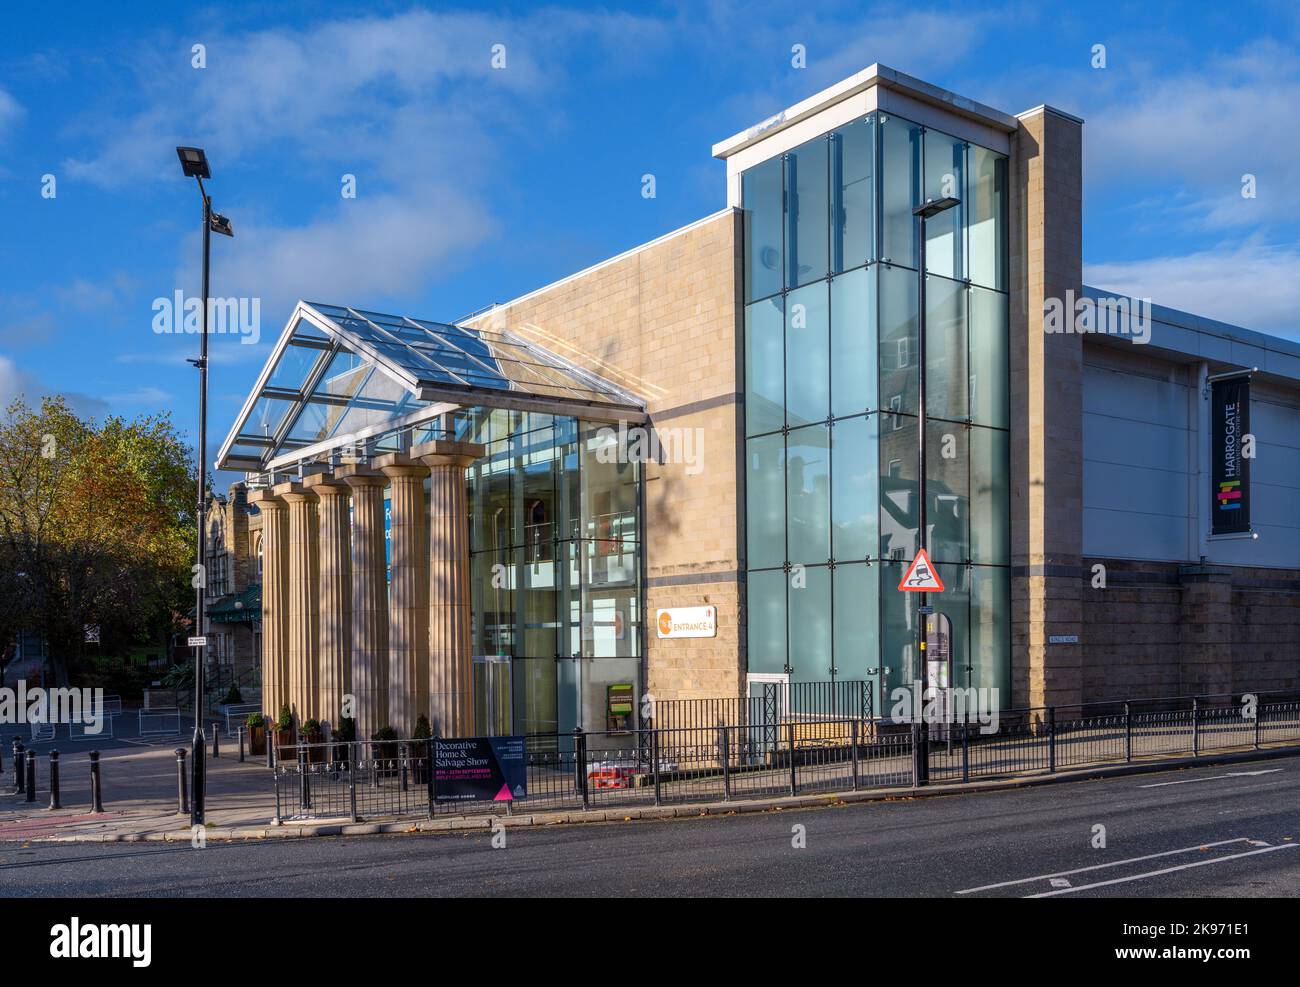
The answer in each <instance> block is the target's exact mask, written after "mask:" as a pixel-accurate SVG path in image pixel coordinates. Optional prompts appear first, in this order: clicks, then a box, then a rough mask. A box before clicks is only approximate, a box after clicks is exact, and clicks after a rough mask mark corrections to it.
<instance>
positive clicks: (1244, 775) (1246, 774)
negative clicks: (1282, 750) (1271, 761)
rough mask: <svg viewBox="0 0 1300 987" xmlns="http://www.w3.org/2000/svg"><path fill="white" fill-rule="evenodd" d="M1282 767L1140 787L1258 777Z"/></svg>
mask: <svg viewBox="0 0 1300 987" xmlns="http://www.w3.org/2000/svg"><path fill="white" fill-rule="evenodd" d="M1281 770H1283V769H1282V768H1267V769H1265V770H1264V771H1230V772H1229V773H1228V774H1226V775H1214V776H1213V777H1212V778H1186V779H1184V780H1183V781H1162V782H1160V783H1158V784H1155V785H1139V786H1138V788H1164V787H1166V786H1168V785H1195V784H1196V783H1197V782H1200V781H1223V780H1224V779H1225V778H1257V777H1258V776H1260V775H1271V774H1273V773H1275V772H1277V771H1281Z"/></svg>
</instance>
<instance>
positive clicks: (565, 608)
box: [458, 409, 641, 734]
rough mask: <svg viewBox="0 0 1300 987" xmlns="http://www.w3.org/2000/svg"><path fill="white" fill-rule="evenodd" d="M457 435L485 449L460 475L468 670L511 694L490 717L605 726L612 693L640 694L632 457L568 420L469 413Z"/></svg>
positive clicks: (524, 724)
mask: <svg viewBox="0 0 1300 987" xmlns="http://www.w3.org/2000/svg"><path fill="white" fill-rule="evenodd" d="M458 432H459V433H460V437H462V438H464V439H465V440H467V441H472V442H481V443H483V444H484V445H485V446H486V454H485V455H484V456H483V457H482V458H481V459H479V460H478V461H477V462H476V463H475V464H474V465H473V466H471V467H470V469H469V470H468V477H469V502H470V515H471V518H470V560H471V572H472V580H473V610H474V612H473V630H472V634H473V650H474V655H475V662H476V676H480V677H482V678H483V679H484V683H486V682H487V681H488V677H489V676H491V677H492V678H491V681H492V683H493V684H492V686H491V690H492V691H493V692H494V693H495V694H502V695H508V696H509V705H510V706H511V709H510V710H509V711H508V712H506V713H502V712H501V711H500V710H498V711H497V713H496V716H495V721H496V722H501V723H511V724H513V727H512V729H513V730H514V732H516V733H525V734H528V733H541V734H555V733H567V732H569V731H571V730H572V729H573V728H574V727H575V726H579V725H581V726H582V727H583V729H585V730H588V731H605V730H607V729H609V728H610V726H611V723H610V722H609V705H610V703H609V698H610V695H611V692H610V688H611V687H615V693H618V692H619V690H618V688H617V687H619V686H626V685H630V686H632V689H633V691H634V693H639V691H640V682H639V670H640V654H641V652H640V641H641V636H640V628H641V613H640V592H639V590H640V584H639V576H640V567H639V559H640V523H639V488H638V480H639V473H638V466H637V464H636V463H634V462H628V461H627V459H628V457H627V455H626V450H625V448H623V447H622V446H620V442H619V433H618V432H617V431H616V430H615V429H613V428H611V427H608V426H603V425H596V424H591V423H587V422H582V421H579V420H577V419H574V418H563V417H557V416H552V415H545V414H537V413H529V412H519V411H507V410H502V409H496V410H491V409H477V410H475V411H472V412H470V413H469V414H468V415H467V416H466V418H465V420H464V422H463V424H461V425H459V427H458ZM492 659H497V660H496V661H493V660H492ZM501 659H507V660H508V661H501ZM502 667H508V668H509V686H508V687H507V686H505V685H504V684H502V679H501V674H502V673H501V668H502Z"/></svg>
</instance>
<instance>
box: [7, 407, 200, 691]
mask: <svg viewBox="0 0 1300 987" xmlns="http://www.w3.org/2000/svg"><path fill="white" fill-rule="evenodd" d="M194 506H195V505H194V469H193V466H192V463H191V457H190V451H189V449H188V448H187V447H186V445H185V444H184V443H183V442H182V441H181V439H180V437H179V436H178V435H177V433H176V430H175V428H174V427H173V425H172V423H171V419H170V416H168V415H151V416H143V417H140V418H137V419H135V420H132V421H126V420H124V419H122V418H118V417H113V416H109V417H107V418H105V419H104V420H103V422H101V423H96V422H95V421H94V420H93V419H91V420H83V419H81V418H78V417H77V415H76V414H75V413H74V412H73V411H72V410H71V409H70V408H69V407H68V405H67V403H66V402H65V401H64V400H63V399H62V398H61V397H47V398H45V399H44V400H43V401H42V402H41V407H40V409H39V410H36V409H33V408H30V407H28V406H27V405H26V404H24V403H23V402H22V401H16V402H14V403H13V404H12V405H10V406H9V408H8V410H7V412H6V417H5V419H4V420H3V421H0V599H2V600H4V601H5V604H4V605H3V606H0V645H3V644H4V643H7V642H9V641H11V640H13V639H14V637H15V636H16V634H17V632H18V631H19V630H21V629H28V630H35V631H38V632H41V633H43V634H44V635H45V638H46V640H47V642H48V644H49V648H50V656H51V662H52V665H53V670H54V674H55V679H56V681H57V682H58V683H59V684H67V683H69V681H70V676H71V675H73V674H75V672H76V668H77V665H78V664H79V663H80V661H81V659H82V658H83V656H84V654H85V636H86V634H85V632H86V628H87V627H88V626H93V627H98V629H99V632H100V642H101V647H102V648H103V649H104V651H105V652H109V653H111V651H112V650H113V648H114V647H122V646H127V645H129V644H131V643H133V642H136V641H140V640H145V639H148V638H153V639H156V638H157V637H158V636H159V635H161V634H163V633H166V632H168V631H170V630H171V629H172V625H173V624H174V623H175V622H176V621H177V618H178V615H180V614H184V613H185V611H186V610H187V609H188V599H187V597H188V594H189V593H190V592H191V590H190V582H189V570H190V562H191V555H192V552H193V547H192V546H193V544H194V540H195V518H194ZM74 684H75V683H74Z"/></svg>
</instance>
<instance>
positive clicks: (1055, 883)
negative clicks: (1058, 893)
mask: <svg viewBox="0 0 1300 987" xmlns="http://www.w3.org/2000/svg"><path fill="white" fill-rule="evenodd" d="M1069 886H1070V882H1069V881H1067V880H1066V879H1065V878H1063V877H1054V878H1052V887H1054V888H1068V887H1069Z"/></svg>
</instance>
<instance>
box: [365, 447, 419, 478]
mask: <svg viewBox="0 0 1300 987" xmlns="http://www.w3.org/2000/svg"><path fill="white" fill-rule="evenodd" d="M375 469H377V470H379V472H381V473H383V474H384V476H386V477H388V478H389V479H390V480H393V479H396V478H398V477H401V476H418V477H420V478H421V479H423V478H424V477H425V476H427V475H428V473H429V471H428V470H427V469H426V468H425V467H424V466H422V465H420V464H419V463H418V462H416V461H415V460H413V459H411V457H410V456H407V455H406V454H405V453H401V452H390V453H387V454H385V455H383V456H379V457H378V458H376V459H375Z"/></svg>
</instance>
